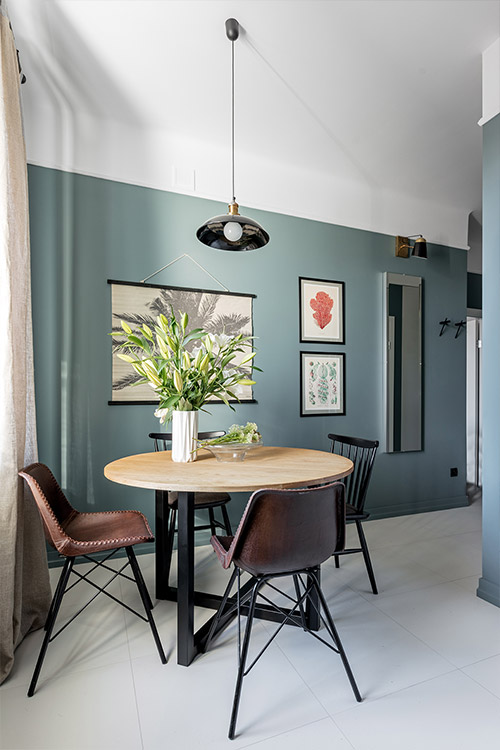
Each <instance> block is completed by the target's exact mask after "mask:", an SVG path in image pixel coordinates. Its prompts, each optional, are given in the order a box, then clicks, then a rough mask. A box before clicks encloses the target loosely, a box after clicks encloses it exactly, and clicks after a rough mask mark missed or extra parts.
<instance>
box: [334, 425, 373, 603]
mask: <svg viewBox="0 0 500 750" xmlns="http://www.w3.org/2000/svg"><path fill="white" fill-rule="evenodd" d="M328 437H329V438H330V440H331V441H332V453H336V454H337V455H339V456H345V457H346V458H349V459H350V460H351V461H352V462H353V464H354V470H353V472H352V474H349V476H347V477H345V479H343V480H342V483H343V484H344V486H345V493H346V521H347V522H348V523H349V522H350V521H353V522H354V523H355V524H356V530H357V532H358V537H359V544H360V546H359V547H352V548H350V549H343V550H342V551H341V552H338V553H337V554H336V555H335V567H336V568H338V567H339V565H340V561H339V555H352V554H354V553H356V552H362V553H363V559H364V561H365V565H366V572H367V573H368V578H369V579H370V584H371V587H372V591H373V593H374V594H378V589H377V583H376V581H375V573H374V572H373V565H372V561H371V558H370V553H369V552H368V545H367V543H366V537H365V533H364V531H363V525H362V523H363V521H366V520H368V518H369V517H370V514H369V513H367V512H366V510H365V501H366V493H367V492H368V485H369V484H370V479H371V476H372V471H373V464H374V463H375V455H376V453H377V448H378V445H379V443H378V440H365V439H364V438H357V437H348V436H347V435H334V434H330V435H328Z"/></svg>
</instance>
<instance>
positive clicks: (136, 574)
mask: <svg viewBox="0 0 500 750" xmlns="http://www.w3.org/2000/svg"><path fill="white" fill-rule="evenodd" d="M117 551H118V550H117V549H114V550H113V551H112V552H110V554H108V555H107V556H106V557H105V558H104V560H95V559H93V558H91V557H89V556H87V555H82V557H84V558H85V559H86V560H88V561H90V562H92V563H94V567H93V568H92V569H91V570H90V571H88V572H86V573H84V574H82V573H80V572H79V571H77V570H76V569H74V567H73V566H74V563H75V559H76V558H75V557H67V558H66V559H65V561H64V566H63V569H62V571H61V575H60V576H59V581H58V583H57V586H56V590H55V593H54V596H53V598H52V602H51V605H50V608H49V613H48V615H47V619H46V621H45V625H44V630H45V636H44V639H43V642H42V646H41V648H40V653H39V655H38V659H37V662H36V666H35V670H34V672H33V676H32V678H31V682H30V685H29V688H28V697H29V698H31V697H32V696H33V694H34V692H35V689H36V685H37V682H38V678H39V676H40V671H41V669H42V665H43V662H44V659H45V655H46V653H47V648H48V646H49V643H51V642H52V641H53V640H54V639H55V638H57V636H58V635H59V634H60V633H61V632H62V631H63V630H65V629H66V628H67V626H68V625H69V624H70V623H71V622H73V620H74V619H75V618H76V617H78V615H79V614H80V613H81V612H83V610H84V609H86V608H87V607H88V605H89V604H90V603H91V602H93V601H94V599H95V598H96V597H97V596H98V595H99V594H100V593H102V594H105V595H106V596H108V597H109V598H110V599H113V600H114V601H115V602H117V603H118V604H121V605H122V606H123V607H125V609H128V610H129V611H130V612H133V614H135V615H137V616H138V617H140V618H141V620H144V621H145V622H148V623H149V626H150V628H151V632H152V634H153V638H154V641H155V643H156V648H157V649H158V654H159V656H160V660H161V662H162V664H166V663H167V657H166V656H165V652H164V650H163V646H162V644H161V641H160V637H159V635H158V630H157V628H156V623H155V621H154V618H153V614H152V611H151V610H152V609H153V603H152V601H151V597H150V596H149V592H148V590H147V587H146V584H145V582H144V578H143V576H142V573H141V569H140V567H139V563H138V562H137V558H136V556H135V552H134V549H133V547H131V546H130V547H125V551H126V553H127V562H125V564H124V565H123V566H122V567H121V568H120V569H118V570H117V569H115V568H111V567H109V566H107V565H106V563H107V561H108V560H109V559H110V558H111V557H113V555H114V554H115V553H116V552H117ZM129 565H130V568H131V570H132V575H133V577H132V578H131V577H130V576H128V575H125V574H124V573H123V571H124V569H125V568H126V567H128V566H129ZM99 567H100V568H105V569H106V570H109V571H110V572H112V573H113V575H112V577H111V578H110V579H109V580H108V581H107V583H105V584H104V586H98V585H97V584H96V583H94V581H92V580H90V579H89V576H90V574H91V573H92V572H93V571H94V570H96V568H99ZM71 573H74V575H76V577H77V580H76V581H75V582H74V583H72V584H71V585H68V583H69V578H70V575H71ZM118 576H121V577H122V578H126V579H127V580H129V581H134V582H135V584H136V585H137V588H138V590H139V594H140V597H141V601H142V604H143V606H144V611H145V616H144V615H142V614H140V613H139V612H137V611H136V610H134V609H132V607H129V606H128V605H127V604H125V603H124V602H122V601H120V599H117V598H116V597H115V596H113V594H110V593H109V592H108V591H106V588H107V586H109V584H110V583H111V582H112V581H114V580H115V578H117V577H118ZM81 581H85V582H86V583H88V584H90V585H91V586H92V587H93V588H95V589H97V593H96V594H94V596H93V597H92V598H91V599H89V601H87V602H86V604H84V605H83V606H82V607H81V608H80V609H79V610H78V612H76V614H74V615H73V616H72V617H71V618H70V619H69V620H68V621H67V622H66V623H65V624H64V625H62V627H60V628H59V630H58V631H57V632H56V633H55V634H54V635H52V633H53V631H54V626H55V623H56V620H57V616H58V614H59V610H60V608H61V602H62V600H63V597H64V594H65V593H66V592H67V591H69V590H70V589H72V588H73V587H74V586H76V585H77V584H79V583H80V582H81Z"/></svg>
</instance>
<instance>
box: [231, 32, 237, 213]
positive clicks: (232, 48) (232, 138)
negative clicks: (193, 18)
mask: <svg viewBox="0 0 500 750" xmlns="http://www.w3.org/2000/svg"><path fill="white" fill-rule="evenodd" d="M231 173H232V175H231V176H232V186H233V203H236V197H235V192H234V42H233V41H232V42H231Z"/></svg>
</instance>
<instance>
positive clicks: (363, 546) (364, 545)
mask: <svg viewBox="0 0 500 750" xmlns="http://www.w3.org/2000/svg"><path fill="white" fill-rule="evenodd" d="M348 520H349V519H348ZM353 520H354V523H355V524H356V529H357V530H358V537H359V543H360V545H361V546H360V547H356V548H355V549H344V550H342V552H338V553H337V554H335V555H334V558H335V567H336V568H339V567H340V555H351V554H353V553H355V552H362V553H363V559H364V561H365V566H366V572H367V573H368V578H369V579H370V585H371V587H372V591H373V593H374V594H378V588H377V582H376V581H375V573H374V572H373V565H372V561H371V558H370V553H369V552H368V544H367V543H366V537H365V532H364V530H363V524H362V522H361V521H360V520H359V519H353Z"/></svg>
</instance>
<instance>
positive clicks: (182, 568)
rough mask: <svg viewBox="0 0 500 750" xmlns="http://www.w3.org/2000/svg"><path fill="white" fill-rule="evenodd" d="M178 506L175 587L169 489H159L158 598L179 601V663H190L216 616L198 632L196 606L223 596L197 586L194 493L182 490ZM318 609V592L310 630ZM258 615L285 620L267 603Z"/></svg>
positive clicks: (212, 604) (214, 603)
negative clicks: (170, 578)
mask: <svg viewBox="0 0 500 750" xmlns="http://www.w3.org/2000/svg"><path fill="white" fill-rule="evenodd" d="M178 509H179V510H178V551H177V555H178V557H177V560H178V565H177V570H178V572H177V578H178V582H177V588H175V587H174V586H169V585H168V580H165V571H167V570H168V568H169V567H170V566H169V565H168V560H167V559H166V553H168V551H169V547H168V539H167V535H168V516H169V509H168V501H167V493H166V492H163V491H161V490H157V491H156V534H155V536H156V598H157V599H167V600H169V601H176V602H177V663H178V664H180V665H182V666H185V667H187V666H189V664H191V662H192V661H193V659H194V658H195V656H197V654H199V653H201V652H202V650H203V645H204V643H205V640H206V638H207V635H208V632H209V630H210V626H211V623H212V620H213V617H211V618H210V619H209V620H208V621H207V622H206V623H204V625H203V626H202V627H201V628H199V630H197V631H196V632H195V630H194V608H195V607H208V608H211V609H215V610H217V609H218V608H219V605H220V603H221V601H222V596H220V595H218V594H209V593H205V592H202V591H195V590H194V493H192V492H179V496H178ZM317 576H319V569H317ZM253 585H254V579H253V578H251V579H250V580H249V581H247V583H246V584H245V585H244V586H242V588H241V596H242V597H243V596H244V594H246V593H247V592H248V591H249V590H250V589H251V588H252V587H253ZM234 604H235V597H234V596H233V597H230V598H229V599H228V604H227V609H228V613H227V614H226V615H225V616H223V617H221V619H220V622H219V625H218V627H217V630H216V633H219V632H220V631H221V630H223V629H224V628H226V627H227V626H228V625H229V623H230V622H231V621H232V620H233V619H234V618H235V617H236V607H235V606H234ZM282 610H283V612H285V613H287V614H288V613H289V610H287V609H285V608H282ZM241 611H242V613H243V614H246V611H247V608H246V607H245V606H244V607H242V610H241ZM318 611H319V600H318V598H317V596H316V595H315V597H314V600H313V602H309V601H308V602H307V605H306V613H305V614H306V621H307V625H308V627H309V628H310V629H311V630H319V627H320V618H319V615H318ZM214 617H215V615H214ZM255 617H259V618H260V619H263V620H271V621H273V622H282V620H283V615H282V614H280V612H278V611H277V610H276V609H274V608H273V607H271V606H270V605H267V604H259V605H257V606H256V609H255ZM290 624H292V625H295V626H298V627H302V623H301V620H300V616H299V615H293V616H292V617H291V618H290ZM214 635H215V634H214Z"/></svg>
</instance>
